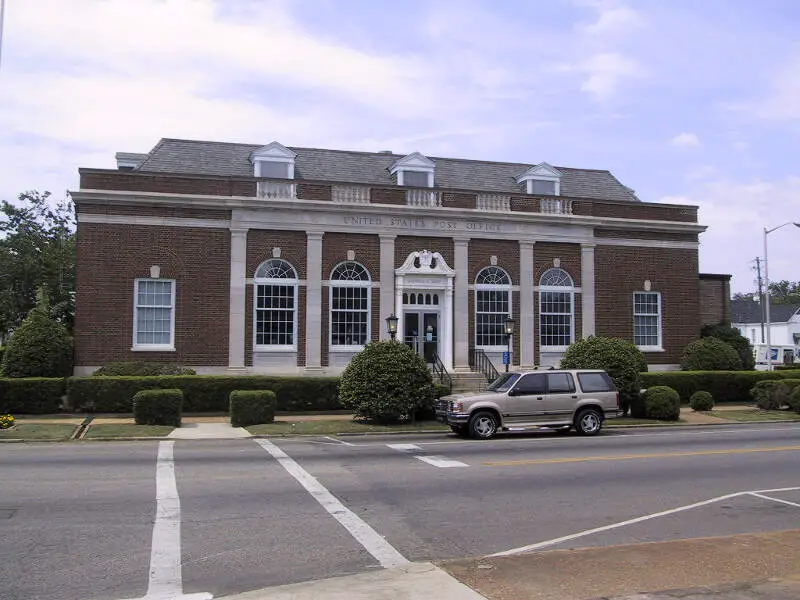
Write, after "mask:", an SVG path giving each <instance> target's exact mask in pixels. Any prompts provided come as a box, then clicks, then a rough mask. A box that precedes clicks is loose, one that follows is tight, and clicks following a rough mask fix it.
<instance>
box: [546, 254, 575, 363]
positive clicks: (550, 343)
mask: <svg viewBox="0 0 800 600" xmlns="http://www.w3.org/2000/svg"><path fill="white" fill-rule="evenodd" d="M574 295H575V286H574V284H573V282H572V277H570V276H569V273H567V272H566V271H565V270H564V269H548V270H547V271H545V272H544V273H542V276H541V278H540V279H539V344H540V346H541V350H542V351H543V352H547V351H550V352H562V351H563V350H564V349H566V347H567V346H569V345H570V344H571V343H572V341H573V339H574V318H575V315H574V304H575V303H574Z"/></svg>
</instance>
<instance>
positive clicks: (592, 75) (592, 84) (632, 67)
mask: <svg viewBox="0 0 800 600" xmlns="http://www.w3.org/2000/svg"><path fill="white" fill-rule="evenodd" d="M570 70H576V71H579V72H580V73H582V74H583V75H584V76H585V79H584V81H583V83H582V84H581V91H583V92H587V93H588V94H591V95H593V96H594V97H595V98H597V99H600V100H603V99H607V98H610V97H611V96H613V95H614V94H615V93H616V91H617V88H618V86H619V85H620V83H621V82H622V81H623V80H625V79H628V78H633V77H640V76H642V75H643V74H644V71H643V69H642V68H641V66H640V65H639V64H638V63H637V62H636V61H635V60H633V59H631V58H628V57H626V56H624V55H622V54H619V53H616V52H604V53H601V54H595V55H593V56H591V57H589V58H588V59H587V60H585V61H583V62H582V63H580V64H579V65H577V66H575V67H571V68H570Z"/></svg>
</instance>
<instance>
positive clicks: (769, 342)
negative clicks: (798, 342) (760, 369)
mask: <svg viewBox="0 0 800 600" xmlns="http://www.w3.org/2000/svg"><path fill="white" fill-rule="evenodd" d="M786 225H794V226H795V227H800V223H794V222H792V221H787V222H786V223H783V224H781V225H778V226H777V227H773V228H772V229H767V228H766V227H764V288H765V289H764V308H765V311H764V312H765V318H766V320H767V371H772V320H771V318H770V314H769V259H768V258H767V235H769V234H770V233H772V232H773V231H775V230H777V229H780V228H781V227H785V226H786Z"/></svg>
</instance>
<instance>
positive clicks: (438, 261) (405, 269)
mask: <svg viewBox="0 0 800 600" xmlns="http://www.w3.org/2000/svg"><path fill="white" fill-rule="evenodd" d="M395 275H397V277H399V278H402V279H403V280H405V281H413V280H415V279H416V278H417V277H420V278H422V277H425V279H429V278H430V279H433V278H449V279H452V278H453V277H455V276H456V272H455V271H454V270H453V269H451V268H450V267H449V266H448V264H447V262H446V261H445V260H444V257H442V255H441V254H439V253H438V252H430V251H429V250H419V251H417V252H412V253H411V254H409V255H408V258H406V260H405V262H404V263H403V265H402V266H401V267H400V268H398V269H395ZM431 276H433V277H431ZM445 281H446V279H445Z"/></svg>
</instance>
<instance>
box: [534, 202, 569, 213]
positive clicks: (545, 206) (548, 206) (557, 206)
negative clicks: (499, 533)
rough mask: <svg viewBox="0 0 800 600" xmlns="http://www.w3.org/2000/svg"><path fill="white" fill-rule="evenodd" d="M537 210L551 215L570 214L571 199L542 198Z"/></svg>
mask: <svg viewBox="0 0 800 600" xmlns="http://www.w3.org/2000/svg"><path fill="white" fill-rule="evenodd" d="M539 212H543V213H548V214H551V215H571V214H572V200H567V199H566V198H542V199H541V201H540V209H539Z"/></svg>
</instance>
